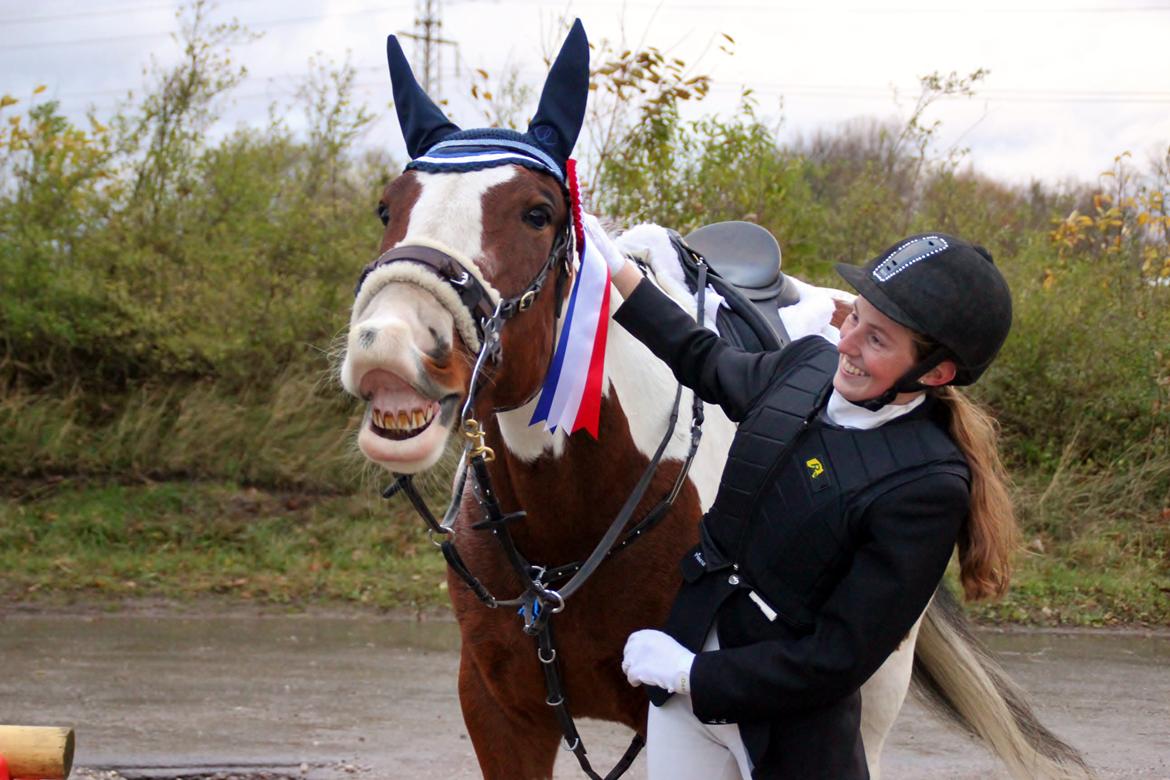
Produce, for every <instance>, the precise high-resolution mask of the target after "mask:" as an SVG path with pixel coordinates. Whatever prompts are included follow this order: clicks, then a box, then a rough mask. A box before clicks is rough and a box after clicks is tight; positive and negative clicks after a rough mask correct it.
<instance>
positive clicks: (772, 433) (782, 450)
mask: <svg viewBox="0 0 1170 780" xmlns="http://www.w3.org/2000/svg"><path fill="white" fill-rule="evenodd" d="M805 341H806V343H805V344H803V345H801V344H800V343H799V342H798V343H796V344H794V345H793V348H795V349H798V350H799V349H801V348H802V347H804V348H805V349H806V350H807V352H808V354H807V355H806V356H802V358H801V359H800V360H798V361H796V362H795V365H793V366H792V367H791V368H789V369H788V370H787V372H783V373H781V374H780V375H779V376H778V377H777V379H776V382H775V384H773V385H772V387H771V388H770V389H769V390H768V391H767V392H765V393H764V394H763V396H762V397H761V398H760V400H759V401H758V402H757V404H756V405H755V406H754V408H753V409H752V411H751V412H750V414H749V415H748V416H747V417H746V418H745V419H744V420H743V421H742V422H741V423H740V426H739V433H738V434H737V436H736V437H735V440H734V442H733V444H732V446H731V450H730V453H729V455H728V459H727V465H726V467H725V468H724V470H723V477H722V481H721V483H720V485H719V491H718V494H717V495H716V498H715V502H714V504H713V505H712V507H711V510H710V511H709V512H708V513H707V515H706V516H705V517H704V520H703V523H702V526H701V539H702V541H701V542H700V544H698V545H697V546H695V547H694V548H693V549H692V550H691V551H690V552H689V553H688V554H687V555H686V556H685V557H684V558H683V561H682V564H681V566H682V573H683V577H684V579H685V580H686V582H687V583H688V584H687V585H684V586H683V588H682V590H681V591H680V593H679V596H678V599H677V600H676V601H675V604H674V607H673V608H672V611H671V614H670V618H669V619H668V621H667V624H666V626H665V628H664V630H665V631H666V632H667V633H669V634H671V635H672V636H674V637H675V638H676V639H678V640H679V642H681V643H682V644H683V645H685V646H686V647H688V648H689V649H690V650H692V651H695V652H698V651H699V650H700V648H701V647H702V645H703V641H704V639H705V637H706V635H707V632H708V631H709V630H710V628H711V624H712V622H713V621H714V619H715V617H716V613H717V612H718V613H719V616H720V626H719V628H720V641H721V643H723V645H724V646H730V644H729V643H732V642H733V643H734V644H736V645H742V644H748V643H750V642H757V641H762V640H766V639H769V638H774V637H776V636H794V635H795V636H803V635H806V634H808V633H810V632H811V631H812V629H813V625H814V619H815V615H816V614H817V612H818V610H819V608H820V607H821V605H822V604H823V603H824V601H825V600H826V599H827V598H828V596H829V594H830V593H831V592H832V590H833V588H834V587H835V586H836V585H837V584H838V583H839V581H840V580H841V577H842V576H843V575H844V573H845V571H846V570H847V569H848V567H849V564H850V557H851V551H852V550H853V549H855V548H856V546H857V545H856V541H857V539H858V537H859V535H861V534H863V533H864V529H863V528H862V524H861V518H862V517H863V515H864V514H865V511H866V508H867V507H868V505H869V503H870V502H871V501H872V500H873V499H874V498H876V497H877V496H879V495H881V494H882V493H884V492H886V491H888V490H890V489H892V488H894V487H897V486H898V485H900V484H903V483H904V482H906V481H909V480H912V479H917V478H920V477H922V476H923V475H924V474H926V473H948V474H953V475H956V476H958V477H960V478H961V479H963V480H964V481H967V482H970V475H969V471H968V468H967V464H966V461H965V460H964V458H963V456H962V454H961V453H960V452H959V450H958V448H957V447H956V446H955V444H954V443H953V442H952V441H951V439H950V437H949V436H948V435H947V434H946V432H945V431H944V430H943V429H942V428H940V427H939V425H938V423H937V422H935V421H933V420H931V419H929V418H927V417H923V416H920V415H908V416H907V417H905V418H900V419H896V420H893V421H891V422H889V423H887V424H885V425H882V426H879V427H877V428H874V429H871V430H859V429H851V428H840V427H838V426H835V425H833V424H832V423H829V422H828V421H827V420H826V419H825V418H824V416H823V414H822V410H823V409H824V405H825V402H826V400H827V399H828V396H829V393H830V392H831V391H832V379H833V373H834V371H835V369H836V366H837V351H836V349H835V348H834V347H832V346H831V345H830V344H829V343H828V342H825V341H823V340H821V339H819V338H816V337H812V338H810V339H807V340H805ZM709 518H713V519H714V522H708V519H709ZM733 596H734V597H736V598H740V599H749V598H750V599H751V601H753V602H754V603H755V604H754V606H755V608H756V610H754V611H753V610H742V609H737V610H723V611H721V612H720V609H719V608H720V607H721V606H722V605H723V604H724V602H725V601H727V600H728V599H729V598H732V597H733ZM745 612H746V613H747V614H754V615H755V616H756V617H757V618H758V619H753V620H750V621H746V622H745V621H744V620H743V618H742V616H743V615H744V614H745ZM736 616H738V617H736ZM725 620H734V621H736V622H737V623H739V625H727V626H725V625H724V621H725ZM666 698H667V695H666V693H665V692H664V691H661V690H659V689H652V690H651V699H652V700H653V701H655V703H658V704H661V703H662V702H663V701H665V700H666Z"/></svg>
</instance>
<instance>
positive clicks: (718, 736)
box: [646, 628, 752, 780]
mask: <svg viewBox="0 0 1170 780" xmlns="http://www.w3.org/2000/svg"><path fill="white" fill-rule="evenodd" d="M703 649H704V650H718V649H719V640H718V639H717V638H716V636H715V629H714V628H712V629H711V632H710V633H709V634H708V635H707V641H706V642H704V643H703ZM646 764H647V769H648V772H647V774H648V777H649V780H748V778H750V777H751V776H752V764H751V759H749V758H748V754H747V748H745V747H744V744H743V739H742V738H741V737H740V736H739V726H737V725H736V724H734V723H725V724H707V723H703V722H701V721H700V720H699V719H698V718H696V717H695V715H694V713H693V712H692V711H691V697H690V696H683V695H682V694H677V693H676V694H675V695H674V696H671V697H670V699H669V700H668V701H667V702H666V704H664V705H662V706H661V707H655V706H653V705H651V706H650V715H649V718H648V720H647V723H646Z"/></svg>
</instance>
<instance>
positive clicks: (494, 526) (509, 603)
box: [357, 224, 707, 780]
mask: <svg viewBox="0 0 1170 780" xmlns="http://www.w3.org/2000/svg"><path fill="white" fill-rule="evenodd" d="M573 244H574V236H573V232H572V228H571V227H570V226H569V225H568V224H566V226H565V228H563V229H562V230H561V231H559V232H558V234H557V237H556V239H555V240H554V241H553V246H552V249H551V250H550V252H549V255H548V257H547V259H546V260H545V262H544V265H543V266H542V267H541V269H540V270H539V271H538V272H537V273H536V275H535V276H534V277H533V279H532V280H531V281H530V282H529V283H528V285H527V286H525V288H524V289H523V290H522V291H521V292H520V293H519V294H518V295H515V296H512V297H510V298H500V299H499V300H497V301H495V302H494V304H493V298H494V296H492V295H491V294H490V293H489V292H488V291H487V290H486V289H485V288H484V286H483V285H482V284H481V283H480V282H479V280H478V279H477V278H476V277H475V275H474V274H472V273H470V272H469V271H468V270H467V269H466V268H464V267H463V266H462V265H461V264H460V263H459V262H458V261H457V260H456V259H455V258H454V257H452V256H451V255H448V254H447V253H445V252H443V251H441V250H438V249H435V248H433V247H429V246H422V245H405V246H398V247H395V248H393V249H390V250H389V251H387V252H385V253H383V254H382V255H381V256H380V257H379V258H378V259H377V260H375V261H374V262H372V263H370V264H369V265H368V266H366V268H365V269H364V270H363V272H362V275H361V278H360V279H359V280H358V284H357V289H358V290H360V289H361V285H362V283H363V282H364V281H365V279H366V277H367V276H368V275H369V274H370V273H371V272H373V271H374V270H375V269H377V268H381V267H384V266H386V265H389V264H392V263H414V264H418V265H422V266H424V267H425V268H427V269H429V270H430V271H432V272H433V273H435V274H436V275H437V276H438V277H439V278H440V279H442V280H443V281H444V282H446V283H447V284H448V285H450V286H451V287H452V288H453V289H454V290H455V292H456V293H457V294H458V295H459V300H460V302H461V303H462V305H463V306H464V307H465V308H466V309H467V311H468V312H469V313H470V314H471V317H472V319H473V320H474V322H475V326H476V332H477V334H478V335H479V337H480V348H479V352H478V354H477V355H476V359H475V365H474V368H473V370H472V374H471V378H470V380H469V382H468V393H467V399H466V401H465V403H464V404H463V408H462V412H461V414H460V431H461V433H462V435H463V437H464V439H465V442H464V447H463V454H462V456H461V457H460V460H459V468H458V470H457V474H456V479H455V485H454V489H453V490H452V494H451V502H450V503H449V504H448V506H447V510H446V512H445V513H444V516H443V519H442V520H441V521H440V520H438V519H436V517H435V515H434V513H432V512H431V510H430V508H429V507H428V506H427V504H426V500H425V499H424V498H423V496H422V495H421V494H420V493H419V491H418V489H417V488H416V487H415V485H414V482H413V475H411V474H401V475H395V476H396V479H395V481H394V482H393V483H392V484H391V485H390V486H389V487H387V488H386V489H385V490H384V491H383V492H382V496H383V497H384V498H386V499H389V498H391V497H393V496H394V495H396V494H397V493H399V492H402V493H404V494H405V495H406V497H407V498H408V499H409V500H410V503H411V504H412V505H413V506H414V508H415V510H416V511H417V512H418V513H419V515H420V516H421V517H422V519H423V522H424V523H426V525H427V529H428V533H429V535H430V537H431V541H432V542H433V543H434V544H435V545H436V546H438V547H439V549H440V550H441V551H442V553H443V557H444V558H445V559H446V561H447V565H448V566H449V567H450V568H451V570H452V571H454V572H455V574H457V575H458V576H459V578H460V579H461V580H463V582H464V583H465V584H466V585H467V587H468V588H469V589H470V590H471V592H472V593H474V594H475V596H476V597H477V598H478V599H479V600H480V601H481V602H483V603H484V604H485V605H486V606H488V607H490V608H496V607H518V608H519V612H520V614H521V616H522V617H523V621H524V627H523V630H524V632H525V633H526V634H528V635H529V636H533V637H535V638H536V641H537V658H538V659H539V660H540V666H541V669H542V670H543V672H544V677H545V687H546V689H547V693H548V696H547V698H546V700H545V701H546V703H547V704H548V705H549V706H550V707H552V708H553V711H554V714H555V715H556V718H557V721H558V723H559V724H560V726H561V731H562V734H563V735H564V740H565V747H566V749H568V750H569V751H571V752H572V753H573V754H574V755H575V756H576V757H577V761H578V763H579V764H580V765H581V769H582V770H583V771H584V772H585V774H586V775H587V776H588V777H590V778H591V779H592V780H615V779H616V778H618V777H620V776H621V775H622V774H624V773H625V771H626V770H627V769H629V767H630V765H631V764H632V763H633V761H634V759H635V758H636V757H637V755H638V753H639V752H640V751H641V749H642V747H643V745H644V744H645V741H644V739H643V738H642V736H641V735H639V734H635V735H634V738H633V739H632V740H631V742H630V745H629V747H628V748H627V749H626V752H625V753H624V754H623V756H622V758H621V759H620V760H619V761H618V763H617V764H616V765H615V766H614V767H613V769H611V770H610V772H609V773H608V774H606V775H605V777H604V779H603V778H602V776H601V775H599V774H598V773H597V772H596V771H595V770H594V769H593V767H592V766H591V765H590V763H589V759H588V758H587V757H586V750H585V746H584V744H583V743H582V741H581V736H580V734H579V732H578V731H577V727H576V725H575V723H574V721H573V717H572V714H571V713H570V712H569V709H568V704H567V702H566V700H565V695H564V685H563V682H562V679H561V673H560V668H559V664H558V663H557V651H556V646H555V642H554V639H553V634H552V624H551V619H552V616H553V615H555V614H558V613H560V612H562V611H563V610H564V609H565V605H566V601H567V600H568V598H569V597H570V596H572V595H573V594H574V593H575V592H576V591H577V590H578V589H579V588H580V587H581V586H582V585H584V584H585V581H586V580H588V579H589V577H590V576H591V575H592V574H593V572H594V571H595V570H596V569H597V567H598V566H599V565H600V564H601V562H602V561H603V560H605V559H606V558H608V557H609V556H610V555H613V554H615V553H617V552H618V551H620V550H623V549H625V548H626V547H628V546H629V545H630V544H632V543H633V542H634V541H636V540H637V539H638V538H640V537H641V536H642V535H643V534H645V533H646V532H647V531H649V530H650V529H651V528H653V527H654V526H655V525H657V524H658V523H659V522H660V521H661V520H662V519H663V518H664V517H665V516H666V513H667V512H668V511H669V510H670V508H671V506H672V505H673V504H674V501H675V499H676V498H677V497H678V494H679V492H680V491H681V490H682V486H683V484H684V483H685V481H686V477H687V474H688V472H689V471H690V467H691V463H692V462H693V461H694V458H695V455H696V453H697V451H698V448H699V440H700V438H701V436H702V425H703V402H702V401H701V400H700V399H699V398H698V397H697V396H695V397H694V398H693V401H692V408H691V442H690V448H689V450H688V452H687V456H686V459H685V460H684V462H683V466H682V468H681V469H680V470H679V473H678V477H677V478H676V479H675V482H674V484H673V485H672V487H671V489H670V490H669V491H668V492H667V494H666V495H664V496H663V497H662V498H661V499H660V500H659V501H658V502H657V503H656V504H655V505H654V506H653V507H652V508H651V509H650V511H649V512H647V513H646V514H645V515H644V516H643V517H642V518H641V519H640V520H639V521H638V522H637V523H636V524H635V525H634V526H633V527H632V528H630V529H629V530H628V531H627V530H626V526H627V525H629V523H630V521H631V519H632V517H633V514H634V511H635V510H636V509H637V507H638V505H639V504H640V503H641V501H642V498H643V497H644V496H645V494H646V491H647V489H648V488H649V486H650V483H651V481H652V479H653V477H654V475H655V473H656V472H657V469H658V464H659V463H660V461H661V460H662V456H663V454H664V453H665V451H666V447H667V445H668V444H669V443H670V439H671V437H672V436H673V434H674V429H675V425H676V424H677V422H678V416H679V404H680V401H681V398H682V385H678V386H677V387H676V390H675V397H674V405H673V408H672V410H671V414H670V420H669V424H668V426H667V430H666V433H665V435H664V436H663V437H662V440H661V441H660V442H659V444H658V448H657V450H656V451H655V453H654V456H653V457H652V458H651V459H650V462H649V464H648V465H647V466H646V468H645V469H644V470H643V472H642V475H641V477H640V478H639V480H638V482H637V483H636V484H635V486H634V489H633V491H632V492H631V493H630V495H629V496H628V497H627V498H626V501H625V502H624V504H623V505H622V508H621V510H620V511H619V512H618V514H617V516H616V517H615V518H614V520H613V521H612V522H611V523H610V526H609V528H608V529H607V531H606V532H605V534H604V535H603V536H602V538H601V540H600V541H598V543H597V545H596V546H595V547H594V549H593V551H592V552H591V553H590V554H589V556H588V557H587V558H586V559H585V560H582V561H574V562H572V563H568V564H563V565H560V566H542V565H537V564H533V563H531V562H530V561H528V560H527V559H526V558H525V557H524V555H523V554H522V553H521V552H520V550H519V549H518V548H517V547H516V544H515V540H514V539H513V537H512V534H511V530H510V528H509V526H510V525H511V524H512V523H514V522H518V521H520V520H523V519H524V517H525V516H526V513H525V512H524V511H523V510H521V511H516V512H510V513H507V514H505V513H504V512H503V511H502V510H501V508H500V506H499V503H498V501H497V499H496V492H495V490H494V489H493V487H492V480H491V475H490V473H489V470H488V466H487V464H488V463H490V462H491V461H493V460H495V452H494V451H493V450H492V448H491V447H488V446H487V445H486V444H485V442H484V439H485V436H486V432H485V430H484V427H483V425H482V424H481V423H480V421H479V420H477V419H476V418H475V416H474V414H475V412H474V410H475V400H476V396H477V394H478V392H479V390H480V386H481V380H482V377H483V369H484V366H485V364H486V363H487V362H488V361H489V360H490V361H491V362H492V363H495V364H497V365H499V364H502V362H503V349H502V346H501V335H502V331H503V327H504V325H505V323H507V322H508V321H509V320H511V319H513V318H515V317H516V316H518V315H519V314H521V313H523V312H525V311H528V310H529V309H530V308H531V307H532V305H533V303H534V302H535V300H536V298H537V296H538V295H539V294H540V292H541V290H542V289H543V288H544V285H545V283H546V281H547V279H548V275H549V274H550V273H551V272H552V270H553V269H554V268H555V267H556V266H557V265H558V261H559V262H560V264H561V266H562V269H561V273H559V274H557V280H556V303H555V305H554V312H553V322H554V326H555V323H556V321H558V320H559V319H560V316H561V307H562V302H563V300H564V284H565V282H566V281H567V279H568V277H569V272H570V270H571V262H570V257H571V256H572V255H571V250H572V248H573ZM695 257H696V260H697V263H698V269H699V274H698V280H697V298H698V301H697V302H698V306H697V312H696V317H697V318H698V320H699V322H700V323H701V322H702V317H703V310H704V290H705V288H706V286H707V281H706V280H707V265H706V263H705V261H704V260H703V258H702V257H701V256H698V255H696V256H695ZM552 352H553V350H552V349H551V348H550V354H549V360H550V363H551V360H552ZM537 392H539V387H538V388H537V389H535V390H534V391H533V392H532V394H531V395H530V396H529V398H528V400H526V401H524V402H522V403H520V404H518V405H516V406H513V407H508V408H506V409H505V408H493V409H492V413H493V414H495V413H498V412H502V411H509V410H510V409H515V408H517V407H519V406H523V405H524V404H525V403H527V402H528V401H530V400H531V399H532V398H533V397H535V395H536V393H537ZM469 466H470V472H471V474H472V475H473V482H472V493H473V495H474V497H475V499H476V501H477V502H478V504H479V506H480V509H481V510H482V512H483V519H481V520H480V521H478V522H476V523H473V524H472V525H471V528H472V530H476V531H490V532H491V533H492V534H493V535H494V536H495V537H496V539H497V540H498V541H499V543H500V545H501V547H502V549H503V552H504V555H505V557H506V558H507V560H508V563H509V565H510V566H511V568H512V570H513V572H514V573H515V574H516V575H517V577H518V578H519V580H520V582H521V583H522V584H523V586H524V592H523V593H521V594H520V595H519V596H517V597H515V598H509V599H499V598H496V597H495V596H493V595H492V594H491V593H490V592H489V591H488V589H487V588H486V587H485V586H484V585H483V583H482V582H481V581H480V580H479V579H478V578H477V577H476V576H475V575H474V574H473V573H472V572H471V571H470V569H468V567H467V565H466V564H465V563H464V562H463V559H462V558H461V557H460V555H459V551H458V550H457V549H456V547H455V543H454V541H455V540H454V537H455V527H454V526H455V520H456V517H457V515H458V512H459V502H460V499H461V497H462V496H463V493H464V490H465V487H466V482H467V475H468V471H469V469H468V467H469ZM623 532H624V533H623ZM439 537H445V538H443V540H442V541H438V538H439ZM560 582H564V584H563V585H561V586H560V587H558V588H555V589H554V588H553V586H554V585H556V584H557V583H560Z"/></svg>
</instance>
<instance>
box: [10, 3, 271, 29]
mask: <svg viewBox="0 0 1170 780" xmlns="http://www.w3.org/2000/svg"><path fill="white" fill-rule="evenodd" d="M260 1H261V0H232V2H233V3H236V4H238V3H255V2H260ZM174 9H175V6H174V4H173V3H166V4H163V5H140V6H134V7H130V8H102V9H98V10H92V11H72V12H70V13H67V14H65V13H63V14H50V15H45V16H24V17H18V18H16V19H0V24H39V23H43V22H62V21H66V22H67V21H70V20H73V19H78V18H81V17H92V16H123V15H127V14H140V13H147V12H149V11H173V10H174Z"/></svg>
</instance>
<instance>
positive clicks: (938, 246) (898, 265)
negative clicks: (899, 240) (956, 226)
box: [873, 236, 950, 282]
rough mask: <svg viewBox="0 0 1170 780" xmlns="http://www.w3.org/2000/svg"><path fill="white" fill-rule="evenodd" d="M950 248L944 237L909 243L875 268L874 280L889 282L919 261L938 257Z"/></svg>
mask: <svg viewBox="0 0 1170 780" xmlns="http://www.w3.org/2000/svg"><path fill="white" fill-rule="evenodd" d="M949 246H950V244H948V243H947V241H946V239H945V238H943V237H942V236H921V237H919V238H915V239H913V240H911V241H907V242H906V243H905V244H902V245H901V246H900V247H898V248H897V249H895V250H894V251H893V252H891V253H890V254H889V255H888V256H887V257H886V259H885V260H883V261H881V262H880V263H878V264H877V266H876V267H874V269H873V278H874V279H876V280H877V281H879V282H888V281H889V280H890V279H892V278H894V277H895V276H897V275H898V274H900V273H902V272H903V271H905V270H906V269H907V268H909V267H910V266H912V265H914V264H915V263H917V262H918V261H919V260H925V259H926V258H928V257H930V256H931V255H937V254H938V253H939V252H942V251H944V250H945V249H947V248H948V247H949Z"/></svg>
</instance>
